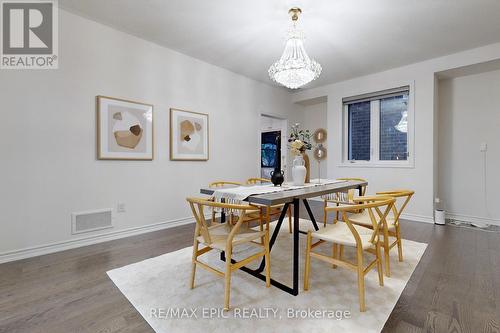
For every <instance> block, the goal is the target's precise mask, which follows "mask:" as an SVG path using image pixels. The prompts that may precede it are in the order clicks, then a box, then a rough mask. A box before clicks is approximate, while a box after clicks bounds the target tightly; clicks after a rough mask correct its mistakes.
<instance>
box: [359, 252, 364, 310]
mask: <svg viewBox="0 0 500 333" xmlns="http://www.w3.org/2000/svg"><path fill="white" fill-rule="evenodd" d="M357 252H358V258H357V259H358V265H357V266H358V293H359V311H360V312H365V311H366V306H365V273H364V269H363V250H362V249H361V248H358V249H357Z"/></svg>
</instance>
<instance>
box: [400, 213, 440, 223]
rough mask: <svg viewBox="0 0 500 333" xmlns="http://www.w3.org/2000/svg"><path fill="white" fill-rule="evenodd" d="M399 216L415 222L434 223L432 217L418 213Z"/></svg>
mask: <svg viewBox="0 0 500 333" xmlns="http://www.w3.org/2000/svg"><path fill="white" fill-rule="evenodd" d="M401 218H402V219H403V220H410V221H415V222H424V223H434V217H432V216H425V215H418V214H405V213H403V214H401Z"/></svg>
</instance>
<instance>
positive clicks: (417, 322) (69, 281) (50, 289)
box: [0, 202, 500, 333]
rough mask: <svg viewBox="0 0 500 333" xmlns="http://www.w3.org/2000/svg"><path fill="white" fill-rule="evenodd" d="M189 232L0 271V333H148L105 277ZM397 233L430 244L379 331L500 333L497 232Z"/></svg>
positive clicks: (410, 228) (421, 229)
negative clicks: (113, 270) (382, 328)
mask: <svg viewBox="0 0 500 333" xmlns="http://www.w3.org/2000/svg"><path fill="white" fill-rule="evenodd" d="M311 206H312V208H313V210H314V211H315V215H316V216H318V217H320V216H322V215H321V214H322V213H321V208H320V205H318V204H316V203H314V202H311ZM301 211H302V213H303V212H304V209H302V210H301ZM318 219H319V218H318ZM193 230H194V225H186V226H181V227H176V228H172V229H167V230H162V231H156V232H152V233H149V234H144V235H140V236H135V237H129V238H124V239H120V240H116V241H111V242H106V243H102V244H98V245H93V246H87V247H83V248H79V249H74V250H69V251H64V252H59V253H55V254H50V255H45V256H41V257H36V258H31V259H26V260H21V261H17V262H13V263H7V264H2V265H0V332H23V333H25V332H49V333H57V332H64V333H68V332H152V329H151V328H150V327H149V325H148V324H147V323H146V321H145V320H144V319H143V318H142V317H141V316H140V315H139V313H138V312H136V311H135V309H134V308H133V307H132V305H130V303H129V302H128V301H127V299H126V298H125V297H124V296H123V295H122V294H121V293H120V291H119V290H118V289H117V288H116V287H115V285H114V284H113V283H112V282H111V280H110V279H109V278H108V276H107V275H106V271H108V270H110V269H113V268H117V267H121V266H125V265H128V264H131V263H134V262H138V261H141V260H144V259H148V258H152V257H155V256H158V255H161V254H164V253H167V252H171V251H175V250H178V249H181V248H183V247H186V246H190V245H191V243H192V233H193ZM402 231H403V237H404V238H406V239H411V240H415V241H419V242H426V243H428V244H429V246H428V248H427V251H426V253H425V254H424V256H423V258H422V260H421V262H420V263H419V265H418V266H417V268H416V270H415V272H414V273H413V275H412V277H411V279H410V281H409V282H408V285H407V286H406V288H405V289H404V291H403V293H402V295H401V297H400V299H399V301H398V303H397V305H396V307H395V308H394V311H393V312H392V314H391V316H390V317H389V319H388V321H387V323H386V325H385V327H384V332H473V333H475V332H500V321H499V318H500V301H499V299H500V233H494V232H482V231H477V230H469V229H463V228H457V227H449V226H444V227H441V226H434V225H432V224H426V223H416V222H406V221H403V223H402Z"/></svg>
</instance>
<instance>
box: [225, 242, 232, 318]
mask: <svg viewBox="0 0 500 333" xmlns="http://www.w3.org/2000/svg"><path fill="white" fill-rule="evenodd" d="M231 252H232V249H231V248H226V274H225V280H226V283H225V289H224V310H226V311H229V298H230V292H231V256H232V253H231Z"/></svg>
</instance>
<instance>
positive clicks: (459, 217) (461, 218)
mask: <svg viewBox="0 0 500 333" xmlns="http://www.w3.org/2000/svg"><path fill="white" fill-rule="evenodd" d="M446 218H447V219H453V220H458V221H464V222H469V223H482V224H491V225H498V226H500V220H498V219H492V218H489V217H480V216H471V215H463V214H456V213H448V212H447V213H446Z"/></svg>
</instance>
